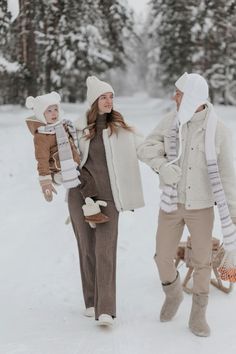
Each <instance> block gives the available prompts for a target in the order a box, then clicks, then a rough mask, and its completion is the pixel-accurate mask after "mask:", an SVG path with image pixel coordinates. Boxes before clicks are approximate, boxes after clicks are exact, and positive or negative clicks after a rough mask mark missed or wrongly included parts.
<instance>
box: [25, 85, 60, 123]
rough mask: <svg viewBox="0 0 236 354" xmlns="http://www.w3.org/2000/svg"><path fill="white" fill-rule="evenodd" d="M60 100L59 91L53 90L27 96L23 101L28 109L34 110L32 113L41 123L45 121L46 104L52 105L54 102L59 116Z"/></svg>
mask: <svg viewBox="0 0 236 354" xmlns="http://www.w3.org/2000/svg"><path fill="white" fill-rule="evenodd" d="M60 102H61V97H60V95H59V93H57V92H55V91H53V92H51V93H47V94H46V95H42V96H37V97H33V96H29V97H27V98H26V101H25V106H26V107H27V108H28V109H32V110H33V111H34V114H35V116H36V118H37V119H39V120H40V121H41V122H43V123H47V121H46V119H45V116H44V112H45V111H46V109H47V108H48V106H52V105H54V104H55V105H57V106H58V112H59V117H60Z"/></svg>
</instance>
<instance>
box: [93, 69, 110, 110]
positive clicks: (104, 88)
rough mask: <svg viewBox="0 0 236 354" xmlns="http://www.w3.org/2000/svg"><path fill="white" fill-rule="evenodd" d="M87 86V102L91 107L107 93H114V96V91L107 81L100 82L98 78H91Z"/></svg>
mask: <svg viewBox="0 0 236 354" xmlns="http://www.w3.org/2000/svg"><path fill="white" fill-rule="evenodd" d="M86 85H87V100H88V103H89V105H90V107H91V106H92V104H93V103H94V102H95V101H96V99H97V98H98V97H99V96H101V95H103V94H104V93H107V92H112V93H113V94H114V90H113V88H112V87H111V85H109V84H108V83H107V82H105V81H101V80H99V79H98V78H97V77H96V76H89V77H88V78H87V80H86Z"/></svg>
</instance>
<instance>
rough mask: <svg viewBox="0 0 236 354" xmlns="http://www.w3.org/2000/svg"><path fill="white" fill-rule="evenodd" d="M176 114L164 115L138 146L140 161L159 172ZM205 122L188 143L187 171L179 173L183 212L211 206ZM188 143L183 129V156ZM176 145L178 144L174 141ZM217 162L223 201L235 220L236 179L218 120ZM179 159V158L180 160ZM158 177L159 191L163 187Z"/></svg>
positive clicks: (225, 133) (226, 132)
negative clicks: (182, 184)
mask: <svg viewBox="0 0 236 354" xmlns="http://www.w3.org/2000/svg"><path fill="white" fill-rule="evenodd" d="M174 116H175V112H171V113H169V114H167V115H166V116H165V117H164V119H162V120H161V122H160V123H159V124H158V125H157V127H156V128H155V129H154V130H153V131H152V132H151V134H149V135H148V136H147V138H146V139H145V141H144V142H143V143H142V144H141V145H140V146H139V149H138V156H139V159H140V160H142V161H143V162H145V163H146V164H148V165H149V166H150V167H152V168H153V169H154V170H156V171H157V172H159V170H160V167H161V165H162V164H165V163H167V158H166V153H167V152H168V150H169V148H170V146H169V143H170V139H169V137H170V127H171V125H172V124H173V123H172V122H173V119H174ZM206 124H207V119H205V120H204V121H203V124H202V126H200V127H199V128H198V129H197V130H196V131H195V133H194V134H193V135H192V139H191V149H190V152H189V154H188V161H187V162H186V166H187V168H186V169H185V170H184V171H182V177H181V178H183V177H184V180H185V181H186V185H185V190H186V200H185V207H186V209H204V208H208V207H210V206H213V205H214V196H213V193H212V188H211V184H210V180H209V176H208V170H207V163H206V156H205V130H206ZM186 141H187V128H186V125H184V126H183V130H182V143H183V153H182V155H183V156H184V149H185V144H186ZM177 145H178V141H177ZM215 146H216V153H217V161H218V167H219V172H220V177H221V181H222V185H223V188H224V192H225V196H226V200H227V203H228V206H229V210H230V215H231V217H233V218H235V217H236V176H235V171H234V160H233V151H232V146H233V145H232V141H231V133H230V131H229V129H228V128H226V126H225V125H224V123H223V122H221V121H220V120H218V122H217V128H216V136H215ZM183 156H182V158H183ZM159 177H160V188H163V186H164V184H163V181H162V179H161V176H159Z"/></svg>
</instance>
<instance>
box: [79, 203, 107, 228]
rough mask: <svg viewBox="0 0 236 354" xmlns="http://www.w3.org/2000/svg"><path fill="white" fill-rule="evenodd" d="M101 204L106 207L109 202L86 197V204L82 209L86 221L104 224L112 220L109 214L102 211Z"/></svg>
mask: <svg viewBox="0 0 236 354" xmlns="http://www.w3.org/2000/svg"><path fill="white" fill-rule="evenodd" d="M100 206H103V207H105V206H107V203H106V202H104V201H103V200H97V201H96V202H95V201H94V200H93V199H92V198H89V197H87V198H85V204H84V205H83V206H82V209H83V212H84V216H85V221H86V222H88V223H92V224H102V223H105V222H108V221H109V220H110V219H109V217H108V216H106V215H105V214H103V213H102V212H101V209H100ZM90 226H91V225H90ZM91 227H93V226H91Z"/></svg>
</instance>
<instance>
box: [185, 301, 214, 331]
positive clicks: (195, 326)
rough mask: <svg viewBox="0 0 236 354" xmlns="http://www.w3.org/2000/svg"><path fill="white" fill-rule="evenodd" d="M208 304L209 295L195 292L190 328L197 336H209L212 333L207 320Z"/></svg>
mask: <svg viewBox="0 0 236 354" xmlns="http://www.w3.org/2000/svg"><path fill="white" fill-rule="evenodd" d="M207 304H208V295H197V294H193V302H192V309H191V313H190V319H189V328H190V330H191V331H192V332H193V333H194V334H195V335H196V336H200V337H208V336H209V335H210V333H211V331H210V327H209V326H208V324H207V321H206V308H207Z"/></svg>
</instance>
